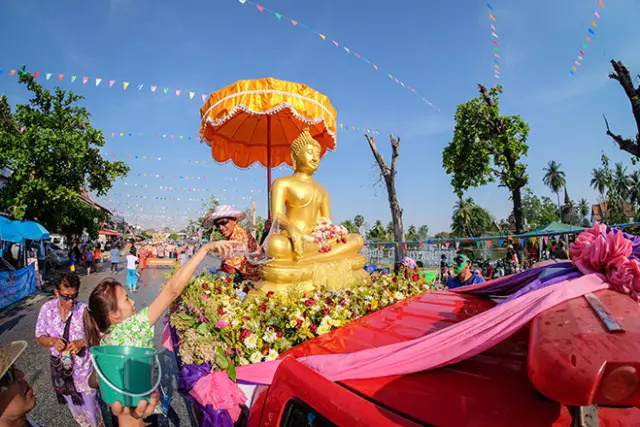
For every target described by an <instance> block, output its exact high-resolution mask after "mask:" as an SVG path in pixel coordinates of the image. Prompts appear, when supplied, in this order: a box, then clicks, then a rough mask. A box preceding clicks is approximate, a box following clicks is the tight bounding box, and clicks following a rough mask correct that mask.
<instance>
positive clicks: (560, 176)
mask: <svg viewBox="0 0 640 427" xmlns="http://www.w3.org/2000/svg"><path fill="white" fill-rule="evenodd" d="M560 166H562V164H560V163H558V162H556V161H555V160H551V161H550V162H549V164H548V165H547V167H546V168H543V170H544V177H543V178H542V182H543V183H544V185H546V186H547V187H549V188H550V189H551V191H552V192H554V193H555V194H556V196H557V197H558V215H560V214H561V212H562V206H560V191H561V190H562V189H563V188H564V186H565V185H566V184H567V181H566V179H565V175H564V171H562V170H560Z"/></svg>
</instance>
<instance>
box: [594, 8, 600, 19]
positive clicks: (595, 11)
mask: <svg viewBox="0 0 640 427" xmlns="http://www.w3.org/2000/svg"><path fill="white" fill-rule="evenodd" d="M593 14H594V15H596V18H598V19H600V14H599V13H598V11H597V10H594V11H593Z"/></svg>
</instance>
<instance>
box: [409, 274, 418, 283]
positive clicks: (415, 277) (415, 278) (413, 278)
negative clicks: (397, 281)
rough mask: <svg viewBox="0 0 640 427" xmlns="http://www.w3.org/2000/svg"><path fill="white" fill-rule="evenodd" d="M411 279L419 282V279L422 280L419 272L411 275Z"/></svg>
mask: <svg viewBox="0 0 640 427" xmlns="http://www.w3.org/2000/svg"><path fill="white" fill-rule="evenodd" d="M411 280H413V281H414V282H417V281H418V280H420V276H418V275H417V274H414V275H413V276H412V277H411Z"/></svg>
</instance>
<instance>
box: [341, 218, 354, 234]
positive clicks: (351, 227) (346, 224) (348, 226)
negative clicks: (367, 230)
mask: <svg viewBox="0 0 640 427" xmlns="http://www.w3.org/2000/svg"><path fill="white" fill-rule="evenodd" d="M340 225H342V226H343V227H344V228H346V229H347V231H348V232H349V233H357V232H358V228H357V227H356V226H355V224H354V223H353V221H351V220H350V219H347V220H345V221H342V223H341V224H340Z"/></svg>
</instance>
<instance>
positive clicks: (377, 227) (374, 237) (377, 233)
mask: <svg viewBox="0 0 640 427" xmlns="http://www.w3.org/2000/svg"><path fill="white" fill-rule="evenodd" d="M386 238H387V232H386V231H385V229H384V225H382V221H380V220H377V221H376V222H375V223H374V224H373V227H371V229H370V230H369V233H368V234H367V240H370V241H374V242H381V241H384V240H386Z"/></svg>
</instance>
